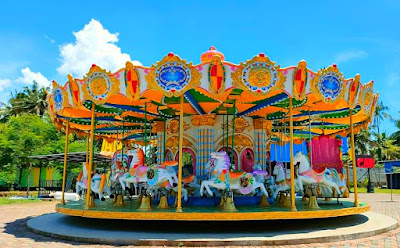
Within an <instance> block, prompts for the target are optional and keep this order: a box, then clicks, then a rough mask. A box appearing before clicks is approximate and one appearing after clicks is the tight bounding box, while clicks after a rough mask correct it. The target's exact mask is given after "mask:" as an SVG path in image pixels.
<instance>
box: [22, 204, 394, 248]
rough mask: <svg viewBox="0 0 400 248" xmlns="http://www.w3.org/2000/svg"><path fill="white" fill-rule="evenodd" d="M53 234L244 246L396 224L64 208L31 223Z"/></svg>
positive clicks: (372, 219)
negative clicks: (159, 216)
mask: <svg viewBox="0 0 400 248" xmlns="http://www.w3.org/2000/svg"><path fill="white" fill-rule="evenodd" d="M27 225H28V229H29V230H31V231H33V232H35V233H38V234H41V235H46V236H50V237H53V238H58V239H64V240H69V241H78V242H86V243H97V244H112V245H141V246H174V247H178V246H227V245H235V246H244V245H293V244H307V243H315V242H318V243H322V242H335V241H336V242H337V241H343V240H349V239H358V238H364V237H368V236H373V235H378V234H381V233H384V232H387V231H390V230H393V229H395V228H396V227H397V221H396V220H395V219H392V218H390V217H388V216H386V215H381V214H377V213H373V212H368V213H364V214H359V215H352V216H343V217H337V218H330V219H311V220H309V219H307V220H269V221H239V222H230V224H229V225H226V222H218V221H217V222H210V221H185V222H182V221H138V220H136V221H132V220H118V221H116V220H104V219H87V218H81V217H73V216H66V215H62V214H59V213H54V214H46V215H42V216H39V217H36V218H33V219H30V220H29V221H28V223H27Z"/></svg>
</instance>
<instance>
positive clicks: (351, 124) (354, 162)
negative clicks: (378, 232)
mask: <svg viewBox="0 0 400 248" xmlns="http://www.w3.org/2000/svg"><path fill="white" fill-rule="evenodd" d="M350 132H351V134H350V138H351V153H352V154H351V155H352V157H351V159H352V160H353V184H354V207H358V206H359V204H358V191H357V167H356V152H355V146H354V127H353V109H352V108H350Z"/></svg>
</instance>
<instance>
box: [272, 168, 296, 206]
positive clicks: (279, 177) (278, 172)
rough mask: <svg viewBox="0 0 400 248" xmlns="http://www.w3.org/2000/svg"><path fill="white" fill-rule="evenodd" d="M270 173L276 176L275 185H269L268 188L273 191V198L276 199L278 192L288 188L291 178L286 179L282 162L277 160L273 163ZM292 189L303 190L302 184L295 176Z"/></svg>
mask: <svg viewBox="0 0 400 248" xmlns="http://www.w3.org/2000/svg"><path fill="white" fill-rule="evenodd" d="M272 174H273V175H274V176H275V177H276V179H275V185H273V186H271V188H270V189H271V191H272V192H274V193H273V198H274V199H276V197H277V196H278V194H279V192H281V191H286V190H289V189H290V180H291V179H286V171H285V167H284V165H283V163H282V162H278V163H277V164H276V165H275V168H274V171H273V172H272ZM294 189H295V192H299V191H303V185H302V184H301V181H300V180H298V179H296V178H295V179H294Z"/></svg>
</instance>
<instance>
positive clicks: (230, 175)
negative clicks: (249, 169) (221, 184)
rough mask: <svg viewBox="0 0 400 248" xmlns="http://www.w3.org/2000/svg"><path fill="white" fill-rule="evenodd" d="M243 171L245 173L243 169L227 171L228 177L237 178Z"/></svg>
mask: <svg viewBox="0 0 400 248" xmlns="http://www.w3.org/2000/svg"><path fill="white" fill-rule="evenodd" d="M245 173H246V172H245V171H235V172H229V178H230V179H238V178H239V177H241V176H242V175H244V174H245Z"/></svg>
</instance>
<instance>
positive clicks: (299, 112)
mask: <svg viewBox="0 0 400 248" xmlns="http://www.w3.org/2000/svg"><path fill="white" fill-rule="evenodd" d="M181 95H183V96H184V102H183V114H184V115H185V116H187V115H231V116H232V115H234V116H236V117H240V116H250V117H252V118H254V119H260V118H262V119H263V121H265V124H266V126H267V128H266V129H268V130H269V132H270V134H271V135H272V136H275V140H277V139H279V140H281V141H283V142H288V141H289V129H287V130H286V128H284V127H285V126H289V117H288V112H289V107H290V106H289V102H290V101H289V98H291V99H290V100H292V103H293V106H292V107H293V112H292V114H293V126H294V133H293V138H294V142H295V143H299V142H301V141H302V140H304V139H306V138H307V137H308V135H312V136H318V135H321V134H324V135H329V136H335V137H336V136H337V135H340V136H342V137H344V136H347V135H348V133H349V132H350V117H349V116H350V111H352V114H353V116H352V121H353V125H354V132H355V133H357V132H359V130H360V129H361V128H366V127H367V126H368V124H369V123H370V121H371V120H372V117H373V113H374V109H375V106H376V103H377V100H378V94H375V93H374V89H373V81H370V82H368V83H365V84H362V83H361V81H360V76H359V75H358V74H357V75H355V76H354V78H345V77H344V76H343V75H342V73H341V72H340V71H339V68H338V67H337V66H336V65H331V66H328V67H327V68H323V69H321V70H319V71H317V72H314V71H312V70H310V69H309V68H307V63H306V62H305V61H300V62H299V63H298V65H297V66H290V67H286V68H281V67H280V66H279V65H277V64H276V63H275V62H272V61H271V60H270V59H269V58H268V57H267V56H266V55H264V54H263V53H260V54H259V55H257V56H255V57H253V58H252V59H250V60H247V61H245V62H242V63H240V64H233V63H230V62H227V61H225V56H224V54H222V53H221V52H219V51H217V50H215V48H214V47H211V48H210V50H209V51H207V52H205V53H203V54H202V55H201V64H198V65H193V64H192V63H188V62H186V61H185V60H182V59H181V58H180V57H179V56H177V55H175V54H173V53H169V54H168V55H167V56H165V57H164V58H163V59H162V60H161V61H159V62H157V63H155V64H153V65H152V66H150V67H144V66H136V65H133V64H132V63H131V62H127V63H126V67H125V68H122V69H120V70H118V71H117V72H108V71H106V70H104V69H102V68H101V67H99V66H97V65H92V67H91V68H90V70H89V72H88V73H87V74H86V76H85V77H84V78H83V79H76V78H73V77H72V76H70V75H69V76H68V82H67V83H65V84H64V85H63V86H61V85H59V84H57V83H56V82H55V81H53V90H52V92H51V93H50V94H49V95H48V101H49V103H50V104H49V113H50V116H51V117H52V119H53V121H54V123H55V124H56V125H57V126H58V128H59V129H61V128H63V126H65V122H66V120H67V119H69V126H70V130H71V131H74V132H76V133H77V134H78V135H85V134H88V133H89V131H90V130H91V113H92V108H93V107H94V112H95V115H96V123H95V128H94V129H95V137H96V138H105V139H109V140H113V139H117V136H119V139H124V140H135V139H136V140H141V138H142V135H143V131H145V132H147V136H149V135H150V134H151V126H152V124H153V123H155V122H156V121H160V120H165V119H169V118H175V117H177V116H179V108H180V96H181Z"/></svg>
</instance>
